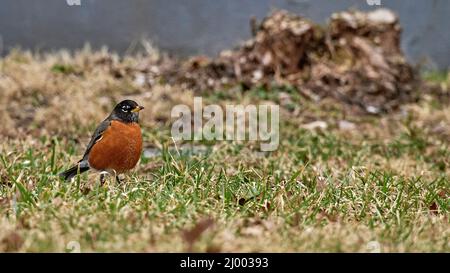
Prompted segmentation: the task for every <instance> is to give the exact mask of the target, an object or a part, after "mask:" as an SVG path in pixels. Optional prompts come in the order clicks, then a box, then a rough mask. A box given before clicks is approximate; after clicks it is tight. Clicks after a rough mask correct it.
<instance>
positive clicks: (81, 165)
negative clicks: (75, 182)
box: [59, 100, 144, 184]
mask: <svg viewBox="0 0 450 273" xmlns="http://www.w3.org/2000/svg"><path fill="white" fill-rule="evenodd" d="M142 109H144V107H142V106H139V105H138V104H137V103H136V102H135V101H132V100H124V101H122V102H120V103H119V104H117V105H116V107H114V110H113V111H112V112H111V114H110V115H109V116H108V117H107V118H106V119H105V120H104V121H103V122H102V123H100V125H99V126H98V127H97V129H96V130H95V132H94V134H93V135H92V138H91V141H90V142H89V144H88V145H87V148H86V151H85V152H84V155H83V158H82V159H81V160H80V161H78V163H77V164H76V165H75V166H73V167H72V168H70V169H68V170H67V171H64V172H62V173H60V174H59V175H60V176H61V177H63V178H64V179H65V180H70V179H72V178H73V177H74V176H75V175H77V174H78V173H84V172H86V171H88V170H89V169H94V170H96V171H100V182H101V183H102V184H103V183H104V181H105V174H107V173H108V174H113V175H114V176H115V177H116V179H117V181H118V182H120V180H119V177H118V175H119V174H121V173H124V172H126V171H129V170H131V169H133V168H134V166H136V163H137V162H138V161H139V158H140V157H141V153H142V133H141V128H140V126H139V124H138V119H139V111H141V110H142Z"/></svg>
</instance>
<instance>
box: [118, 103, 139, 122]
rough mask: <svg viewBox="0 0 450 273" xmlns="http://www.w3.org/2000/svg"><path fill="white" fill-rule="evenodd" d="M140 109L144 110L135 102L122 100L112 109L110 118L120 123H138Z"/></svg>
mask: <svg viewBox="0 0 450 273" xmlns="http://www.w3.org/2000/svg"><path fill="white" fill-rule="evenodd" d="M142 109H144V107H143V106H140V105H139V104H137V103H136V102H135V101H132V100H124V101H121V102H120V103H119V104H117V105H116V107H114V110H113V111H112V113H111V118H112V119H116V120H120V121H122V122H138V119H139V111H141V110H142Z"/></svg>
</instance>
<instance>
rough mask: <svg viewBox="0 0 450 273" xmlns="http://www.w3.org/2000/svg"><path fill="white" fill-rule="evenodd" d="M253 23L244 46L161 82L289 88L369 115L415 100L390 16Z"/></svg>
mask: <svg viewBox="0 0 450 273" xmlns="http://www.w3.org/2000/svg"><path fill="white" fill-rule="evenodd" d="M252 23H253V24H252V26H253V27H252V29H253V30H254V36H253V38H252V39H250V40H248V41H246V42H245V43H244V44H243V45H242V46H240V47H238V48H237V49H235V50H227V51H224V52H222V53H221V54H220V56H219V57H217V58H215V59H209V58H207V57H194V58H192V59H191V60H189V61H187V62H184V63H183V64H182V65H179V64H178V65H177V67H176V68H177V69H174V67H172V68H170V69H169V70H168V71H165V72H164V71H162V73H161V75H162V77H163V78H164V79H166V80H168V81H169V82H171V83H178V84H181V85H183V86H184V87H186V88H190V89H194V90H198V91H208V90H211V89H220V88H223V87H226V86H233V85H240V86H242V87H243V89H250V88H252V87H255V86H270V85H271V84H273V83H274V82H276V83H279V84H286V83H287V84H290V85H292V86H295V87H297V89H298V90H299V91H300V92H301V93H302V94H303V95H304V96H305V97H307V98H315V99H320V98H324V97H331V98H334V99H336V100H338V101H340V102H341V103H343V104H344V105H349V106H351V108H356V109H359V110H362V111H364V112H366V113H371V114H380V113H383V112H386V111H390V110H392V109H394V108H396V107H398V106H399V105H400V104H402V103H405V102H410V101H414V100H416V99H417V94H416V93H415V89H414V87H417V84H418V82H417V80H416V73H415V71H414V70H413V68H412V67H411V66H410V65H409V64H408V63H407V62H406V60H405V57H404V55H403V53H402V52H401V49H400V31H401V28H400V25H399V21H398V18H397V16H396V15H395V14H394V13H393V12H391V11H389V10H386V9H382V10H375V11H372V12H368V13H364V12H358V11H352V12H341V13H336V14H334V15H333V16H332V17H331V20H330V23H329V25H328V26H327V27H326V28H323V27H321V26H318V25H316V24H314V23H312V22H310V21H308V20H307V19H305V18H303V17H300V16H297V15H295V14H292V13H289V12H287V11H276V12H273V13H272V14H270V15H269V16H268V17H266V18H264V20H263V21H262V22H261V23H259V24H258V23H257V22H256V21H255V20H253V22H252ZM180 67H181V69H178V68H180Z"/></svg>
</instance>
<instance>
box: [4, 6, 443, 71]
mask: <svg viewBox="0 0 450 273" xmlns="http://www.w3.org/2000/svg"><path fill="white" fill-rule="evenodd" d="M80 2H81V6H69V5H67V3H66V0H0V36H1V43H0V49H2V53H3V54H4V53H5V52H7V51H8V49H9V48H11V47H13V46H17V45H19V46H21V47H22V48H31V49H40V50H47V49H58V48H70V49H75V48H80V47H82V46H83V45H84V44H85V43H86V42H89V43H90V44H91V45H93V46H94V47H99V46H101V45H107V46H108V47H109V48H111V49H113V50H116V51H119V52H124V51H125V50H127V49H128V48H130V46H132V45H133V43H134V44H135V43H136V42H138V41H139V40H140V39H141V38H149V39H151V40H153V41H154V43H155V44H156V45H157V46H158V47H160V48H162V49H164V50H167V51H170V52H172V53H175V54H179V55H189V54H209V55H211V54H215V53H217V52H218V51H220V50H221V49H224V48H229V47H232V46H233V45H236V44H237V43H238V42H240V41H242V40H244V39H246V38H248V37H249V36H250V30H249V23H248V21H249V18H250V16H253V15H254V16H256V17H257V18H262V17H264V16H265V15H266V14H267V13H268V12H269V11H270V10H271V9H274V8H282V9H287V10H290V11H293V12H296V13H299V14H302V15H305V16H307V17H309V18H312V19H313V20H315V21H317V22H322V23H325V20H326V18H328V17H329V16H330V14H331V13H332V12H334V11H338V10H344V9H347V8H349V7H355V8H359V9H363V10H370V9H374V8H376V6H369V5H368V4H367V2H366V0H335V1H331V0H148V1H144V0H80ZM381 4H382V6H383V7H387V8H390V9H393V10H394V11H396V12H397V13H398V14H399V16H400V20H401V24H402V26H403V28H404V36H403V41H402V46H403V49H404V50H405V52H406V54H407V55H408V57H410V59H411V60H412V61H414V62H421V61H423V60H425V59H428V60H431V62H432V63H433V64H434V65H435V67H439V68H444V69H445V68H448V67H450V31H449V29H450V20H449V16H450V1H448V0H381Z"/></svg>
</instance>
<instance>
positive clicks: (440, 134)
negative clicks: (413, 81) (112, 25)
mask: <svg viewBox="0 0 450 273" xmlns="http://www.w3.org/2000/svg"><path fill="white" fill-rule="evenodd" d="M58 54H60V56H57V55H48V56H36V55H33V54H27V53H23V52H13V53H12V54H10V55H8V56H6V57H5V58H4V59H2V60H1V66H0V67H2V70H0V71H1V72H2V73H1V75H2V77H0V89H1V90H0V92H1V91H4V93H3V94H5V96H4V97H3V101H2V99H0V113H2V118H3V119H5V122H8V123H4V124H9V125H8V128H12V129H11V130H9V131H8V132H3V133H1V135H0V139H1V142H0V143H1V144H0V166H1V167H0V229H1V230H2V232H1V233H0V251H19V252H41V251H46V252H47V251H48V252H64V251H68V252H69V251H73V250H74V246H75V250H78V249H77V248H78V246H79V248H80V249H79V250H80V251H82V252H91V251H99V252H125V251H131V252H135V251H147V252H156V251H157V252H160V251H170V252H178V251H200V252H219V251H220V252H231V251H232V252H243V251H254V252H285V251H288V252H297V251H306V252H368V251H369V252H370V251H382V252H403V251H406V252H449V250H450V244H449V239H448V238H449V231H450V230H449V219H448V216H449V213H448V211H449V190H450V189H449V186H450V184H449V175H450V165H449V163H450V161H449V160H450V147H449V142H448V139H449V138H448V137H449V136H450V125H449V124H450V120H449V119H450V115H449V113H450V106H449V105H446V104H442V103H439V101H436V100H435V99H434V98H433V97H427V96H425V97H424V99H423V100H422V101H421V102H419V103H418V104H411V105H405V106H404V108H403V109H401V110H399V111H398V112H396V113H392V114H389V115H386V116H383V117H370V116H356V115H353V116H349V115H348V114H347V113H346V112H345V111H344V109H343V108H342V107H341V106H339V105H336V104H335V103H334V102H332V101H327V100H325V101H323V102H320V103H312V102H309V101H305V100H302V98H301V97H297V95H296V94H295V92H293V91H292V90H290V89H289V88H284V89H283V90H281V91H282V92H283V93H284V96H285V97H286V94H288V95H290V96H291V100H292V101H291V102H289V103H287V104H286V105H282V107H281V116H280V121H281V124H280V130H281V131H280V146H279V148H278V149H277V150H276V151H274V152H271V153H260V152H258V147H259V145H257V143H251V142H242V143H241V142H227V141H223V142H215V143H206V142H205V143H201V142H196V143H188V144H189V145H190V144H192V145H194V146H189V145H183V144H182V143H177V144H176V148H175V147H174V143H173V142H172V141H171V139H170V109H171V106H173V105H175V104H178V103H182V102H183V103H187V104H188V105H191V104H192V97H193V94H192V93H191V92H189V91H186V90H179V89H178V88H177V87H174V86H165V85H155V86H140V85H137V84H136V83H134V81H133V75H125V76H123V77H120V78H116V77H115V76H113V75H114V74H115V73H116V72H114V71H115V70H117V69H118V68H123V66H126V67H128V66H129V67H134V66H136V65H137V63H138V59H136V60H135V59H133V58H131V57H130V58H129V59H127V60H126V61H117V63H115V61H114V57H112V58H111V60H113V61H112V62H113V64H114V63H115V64H114V65H113V66H112V68H105V67H103V63H101V62H100V63H98V60H101V59H102V58H103V59H104V58H106V57H109V55H105V54H106V53H101V52H100V53H98V52H97V53H95V52H81V53H78V55H75V56H67V55H65V54H64V53H58ZM94 63H95V64H96V65H93V64H94ZM113 70H114V71H113ZM125 70H126V69H125ZM74 71H77V73H75V74H74ZM111 71H113V72H111ZM19 72H20V75H21V76H20V77H18V76H16V75H17V73H19ZM441 78H442V77H440V79H441ZM99 79H101V80H99ZM433 79H435V77H434V78H433ZM86 88H88V90H89V92H88V91H87V89H86ZM275 91H279V90H271V91H268V90H264V89H257V90H252V91H250V92H248V93H239V94H237V95H229V94H227V93H225V92H223V91H221V92H219V91H217V92H212V93H211V94H209V95H205V96H204V97H203V99H204V103H220V104H223V105H225V104H226V103H230V102H231V103H250V102H253V103H258V102H264V101H273V102H275V103H280V104H281V102H280V101H279V100H278V96H277V93H276V92H275ZM122 97H131V98H134V99H136V100H138V101H139V102H142V104H144V105H145V106H146V110H144V112H143V114H142V116H141V120H142V125H143V131H144V142H145V144H146V146H148V147H153V149H156V150H157V151H158V152H157V153H155V154H154V155H153V156H152V157H150V158H145V157H142V159H141V161H140V163H139V165H138V166H137V167H136V169H135V170H134V171H133V172H132V173H130V174H129V175H127V176H126V177H125V180H124V182H123V183H121V184H116V182H115V181H114V179H111V180H108V181H107V183H106V184H105V185H104V186H100V184H99V183H98V176H97V175H96V174H88V175H83V176H81V177H79V178H78V179H77V180H75V181H74V182H73V183H67V182H63V181H61V180H60V179H59V178H58V177H57V175H56V174H57V173H58V172H60V171H61V170H63V169H65V168H67V167H69V166H70V165H71V164H73V163H74V162H76V160H78V159H79V157H80V156H81V155H82V153H83V151H84V148H85V145H86V143H87V141H88V140H89V136H90V133H91V132H92V130H93V129H94V127H95V126H96V124H97V123H98V122H99V121H101V119H102V118H104V116H105V115H106V114H107V112H109V110H110V108H111V106H112V105H113V104H114V102H115V101H117V100H119V99H120V98H122ZM86 100H87V102H86ZM61 102H66V103H65V104H64V105H63V106H64V107H61ZM17 105H21V106H22V111H25V113H19V112H17V113H16V112H15V110H14V109H15V106H17ZM28 105H31V106H32V107H30V108H27V107H28ZM13 106H14V107H13ZM147 106H151V107H147ZM13 108H14V109H13ZM27 109H29V110H27ZM2 111H3V112H2ZM26 111H31V112H32V113H33V115H32V116H31V117H30V116H27V113H26ZM58 111H59V112H58ZM166 112H168V114H167V113H166ZM55 113H57V114H55ZM50 117H51V118H50ZM315 120H322V121H325V122H326V123H327V124H328V127H327V128H326V129H315V130H309V129H305V128H304V126H303V125H304V124H307V123H309V122H311V121H315ZM342 120H348V121H350V122H352V123H353V124H354V125H355V128H354V129H345V128H340V127H339V122H340V121H342ZM62 125H63V126H62ZM14 128H17V129H14ZM196 147H201V148H204V147H206V148H205V149H201V150H202V152H201V153H199V152H197V151H196V149H195V148H196Z"/></svg>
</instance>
